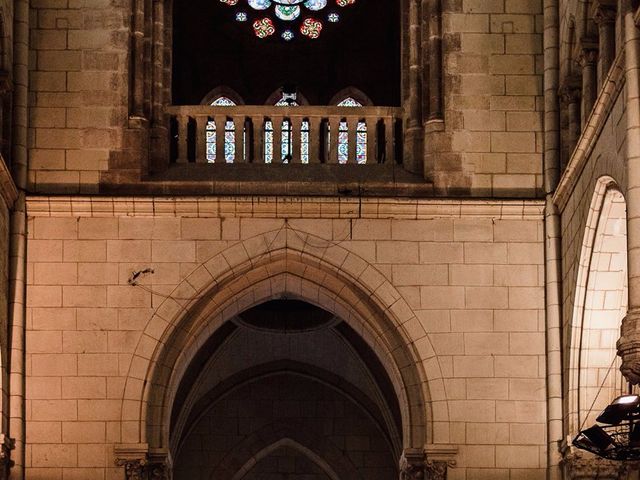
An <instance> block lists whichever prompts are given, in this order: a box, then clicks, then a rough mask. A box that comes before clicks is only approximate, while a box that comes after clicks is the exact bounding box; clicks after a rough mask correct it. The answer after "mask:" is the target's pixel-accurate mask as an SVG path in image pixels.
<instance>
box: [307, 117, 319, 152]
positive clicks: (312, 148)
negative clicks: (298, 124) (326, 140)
mask: <svg viewBox="0 0 640 480" xmlns="http://www.w3.org/2000/svg"><path fill="white" fill-rule="evenodd" d="M320 124H321V119H320V118H317V117H310V118H309V163H320V135H321V131H320Z"/></svg>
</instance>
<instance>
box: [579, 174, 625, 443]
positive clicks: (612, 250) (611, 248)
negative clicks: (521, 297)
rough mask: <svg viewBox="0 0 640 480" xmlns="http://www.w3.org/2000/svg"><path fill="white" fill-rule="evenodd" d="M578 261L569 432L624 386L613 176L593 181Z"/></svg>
mask: <svg viewBox="0 0 640 480" xmlns="http://www.w3.org/2000/svg"><path fill="white" fill-rule="evenodd" d="M579 261H580V263H579V265H578V275H577V279H576V291H575V299H574V308H573V316H572V320H571V325H570V327H571V329H570V349H569V355H568V357H569V358H568V385H567V386H568V411H567V428H568V433H569V434H570V435H573V434H575V433H577V431H578V430H579V429H580V428H581V426H582V425H585V424H588V425H591V423H593V421H594V420H595V416H596V415H597V414H598V413H599V412H600V411H601V410H602V409H603V408H604V407H605V406H606V405H608V404H609V402H610V400H611V399H612V398H613V397H615V396H616V395H617V394H619V393H624V392H625V391H626V389H627V387H626V382H625V381H624V379H623V377H622V375H621V374H620V372H619V362H620V359H619V357H618V356H617V352H616V340H617V338H618V336H619V330H620V325H621V323H622V318H623V317H624V315H625V314H626V308H627V242H626V203H625V199H624V197H623V195H622V193H621V191H620V189H619V187H618V184H617V183H616V181H615V180H614V179H613V178H612V177H609V176H604V177H601V178H600V179H598V181H597V182H596V188H595V191H594V194H593V197H592V200H591V207H590V209H589V213H588V218H587V223H586V227H585V233H584V237H583V242H582V250H581V254H580V260H579Z"/></svg>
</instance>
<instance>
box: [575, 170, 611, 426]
mask: <svg viewBox="0 0 640 480" xmlns="http://www.w3.org/2000/svg"><path fill="white" fill-rule="evenodd" d="M610 191H616V192H618V193H620V194H621V195H622V190H621V189H620V187H619V184H618V182H617V181H616V180H615V179H614V178H613V177H610V176H608V175H605V176H602V177H600V178H598V180H596V184H595V189H594V192H593V195H592V197H591V203H590V206H589V212H588V214H587V219H586V224H585V230H584V236H583V239H582V247H581V250H580V257H579V264H578V272H577V275H576V283H575V294H574V297H573V298H574V303H573V309H572V314H571V322H570V325H569V327H570V331H569V333H568V341H569V348H568V353H569V354H568V356H567V358H568V365H567V368H568V375H567V382H566V387H565V388H567V389H568V395H567V402H568V409H567V412H566V415H567V429H568V434H571V433H572V432H577V428H578V426H579V425H578V424H579V415H580V411H579V410H580V406H579V393H578V389H579V386H580V363H581V342H582V331H583V319H584V314H585V303H586V299H587V289H588V284H589V274H590V270H591V265H592V260H593V255H594V246H595V243H596V236H597V234H598V226H599V223H600V220H601V215H602V211H603V208H604V204H605V200H606V197H607V193H608V192H610ZM623 197H624V195H623Z"/></svg>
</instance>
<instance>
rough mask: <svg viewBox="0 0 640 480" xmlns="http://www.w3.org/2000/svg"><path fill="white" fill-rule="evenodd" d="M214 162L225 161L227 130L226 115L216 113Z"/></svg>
mask: <svg viewBox="0 0 640 480" xmlns="http://www.w3.org/2000/svg"><path fill="white" fill-rule="evenodd" d="M215 121H216V135H215V142H216V163H225V162H226V161H227V159H226V155H225V133H226V131H227V117H224V116H222V115H216V117H215Z"/></svg>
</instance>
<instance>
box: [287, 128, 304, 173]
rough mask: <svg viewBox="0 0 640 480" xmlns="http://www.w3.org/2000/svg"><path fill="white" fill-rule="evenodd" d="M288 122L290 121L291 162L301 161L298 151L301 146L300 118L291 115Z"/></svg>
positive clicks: (300, 153)
mask: <svg viewBox="0 0 640 480" xmlns="http://www.w3.org/2000/svg"><path fill="white" fill-rule="evenodd" d="M289 122H290V123H291V138H290V142H291V157H292V158H291V163H302V152H301V151H300V148H301V146H302V139H301V136H302V118H301V117H291V119H290V120H289Z"/></svg>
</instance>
